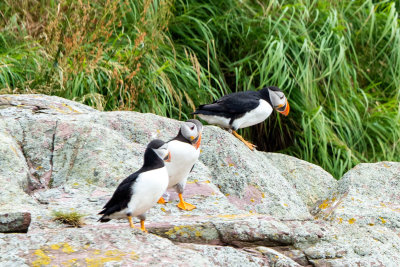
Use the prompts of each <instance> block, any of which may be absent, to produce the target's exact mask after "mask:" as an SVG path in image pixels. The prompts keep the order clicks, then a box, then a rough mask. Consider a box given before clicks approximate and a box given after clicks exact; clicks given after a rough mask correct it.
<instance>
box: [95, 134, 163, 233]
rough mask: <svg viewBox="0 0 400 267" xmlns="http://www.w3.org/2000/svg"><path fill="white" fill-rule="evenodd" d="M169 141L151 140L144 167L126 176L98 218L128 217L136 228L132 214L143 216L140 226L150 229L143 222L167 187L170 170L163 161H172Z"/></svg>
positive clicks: (107, 219)
mask: <svg viewBox="0 0 400 267" xmlns="http://www.w3.org/2000/svg"><path fill="white" fill-rule="evenodd" d="M167 147H168V144H167V143H165V142H164V141H161V140H159V139H155V140H153V141H151V142H150V143H149V144H148V145H147V148H146V150H145V152H144V162H143V166H142V167H141V168H140V169H139V170H138V171H136V172H134V173H132V174H131V175H129V176H128V177H127V178H125V179H124V180H123V181H122V182H121V183H120V184H119V185H118V187H117V189H116V190H115V192H114V194H113V195H112V197H111V199H110V200H109V201H108V202H107V204H106V205H105V206H104V207H103V210H102V211H101V212H99V214H100V215H103V216H102V217H101V218H100V219H99V221H100V222H108V221H110V220H111V219H123V218H127V219H128V221H129V225H130V227H131V228H135V226H134V225H133V222H132V216H135V217H138V218H139V219H140V229H141V230H142V231H144V232H147V230H146V228H145V226H144V221H145V219H146V215H145V213H146V211H147V210H149V209H150V208H151V207H153V206H154V205H155V204H156V203H157V200H158V199H159V198H160V197H161V196H162V194H163V193H164V192H165V190H166V189H167V186H168V171H167V168H166V167H165V164H164V161H165V162H168V161H170V160H171V154H170V153H169V151H168V148H167Z"/></svg>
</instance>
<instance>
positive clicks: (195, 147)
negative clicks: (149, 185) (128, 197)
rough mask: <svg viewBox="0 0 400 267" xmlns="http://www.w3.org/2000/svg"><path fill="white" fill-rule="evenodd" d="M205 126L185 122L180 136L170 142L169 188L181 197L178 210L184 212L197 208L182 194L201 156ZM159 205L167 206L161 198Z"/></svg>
mask: <svg viewBox="0 0 400 267" xmlns="http://www.w3.org/2000/svg"><path fill="white" fill-rule="evenodd" d="M202 131H203V125H202V124H201V122H200V121H198V120H195V119H191V120H187V121H186V122H184V123H183V124H182V125H181V127H180V129H179V132H178V135H177V136H176V137H174V138H173V139H171V140H170V141H169V142H168V150H169V151H170V153H171V161H170V162H166V163H165V166H166V167H167V170H168V176H169V183H168V188H174V189H175V191H176V192H177V193H178V196H179V200H180V201H179V203H178V205H177V206H178V208H180V209H182V210H187V211H190V210H193V209H195V208H196V206H194V205H192V204H190V203H187V202H185V201H184V200H183V197H182V194H183V191H184V189H185V185H186V181H187V178H188V176H189V173H190V172H191V171H192V170H193V167H194V164H195V163H196V161H197V160H198V158H199V155H200V143H201V133H202ZM158 203H162V204H165V199H164V198H163V197H161V198H160V199H159V201H158Z"/></svg>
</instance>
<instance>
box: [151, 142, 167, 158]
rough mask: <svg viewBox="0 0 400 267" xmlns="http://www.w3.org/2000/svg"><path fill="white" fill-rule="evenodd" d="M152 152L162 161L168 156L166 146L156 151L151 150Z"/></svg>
mask: <svg viewBox="0 0 400 267" xmlns="http://www.w3.org/2000/svg"><path fill="white" fill-rule="evenodd" d="M153 151H154V152H156V154H157V156H159V157H160V159H162V160H164V158H165V157H166V156H167V155H168V145H167V144H164V145H162V146H161V147H159V148H157V149H154V148H153Z"/></svg>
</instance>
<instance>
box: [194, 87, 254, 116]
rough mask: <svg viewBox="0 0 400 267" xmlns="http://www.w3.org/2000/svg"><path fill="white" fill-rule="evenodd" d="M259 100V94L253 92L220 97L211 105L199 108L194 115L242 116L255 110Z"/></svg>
mask: <svg viewBox="0 0 400 267" xmlns="http://www.w3.org/2000/svg"><path fill="white" fill-rule="evenodd" d="M260 99H261V96H260V94H259V93H258V92H254V91H246V92H238V93H232V94H228V95H225V96H223V97H221V98H220V99H218V100H216V101H214V102H213V103H212V104H205V105H201V106H199V107H198V108H197V110H196V111H195V112H194V114H206V115H214V114H216V113H220V114H222V115H223V114H243V113H246V112H248V111H250V110H252V109H255V108H256V107H257V106H258V105H259V104H260Z"/></svg>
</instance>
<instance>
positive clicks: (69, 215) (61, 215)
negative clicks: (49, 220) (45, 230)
mask: <svg viewBox="0 0 400 267" xmlns="http://www.w3.org/2000/svg"><path fill="white" fill-rule="evenodd" d="M84 216H85V215H83V214H81V213H79V212H76V211H71V212H63V211H53V220H54V221H58V222H60V223H63V224H68V225H71V226H73V227H81V226H82V225H83V221H82V218H83V217H84Z"/></svg>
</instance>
